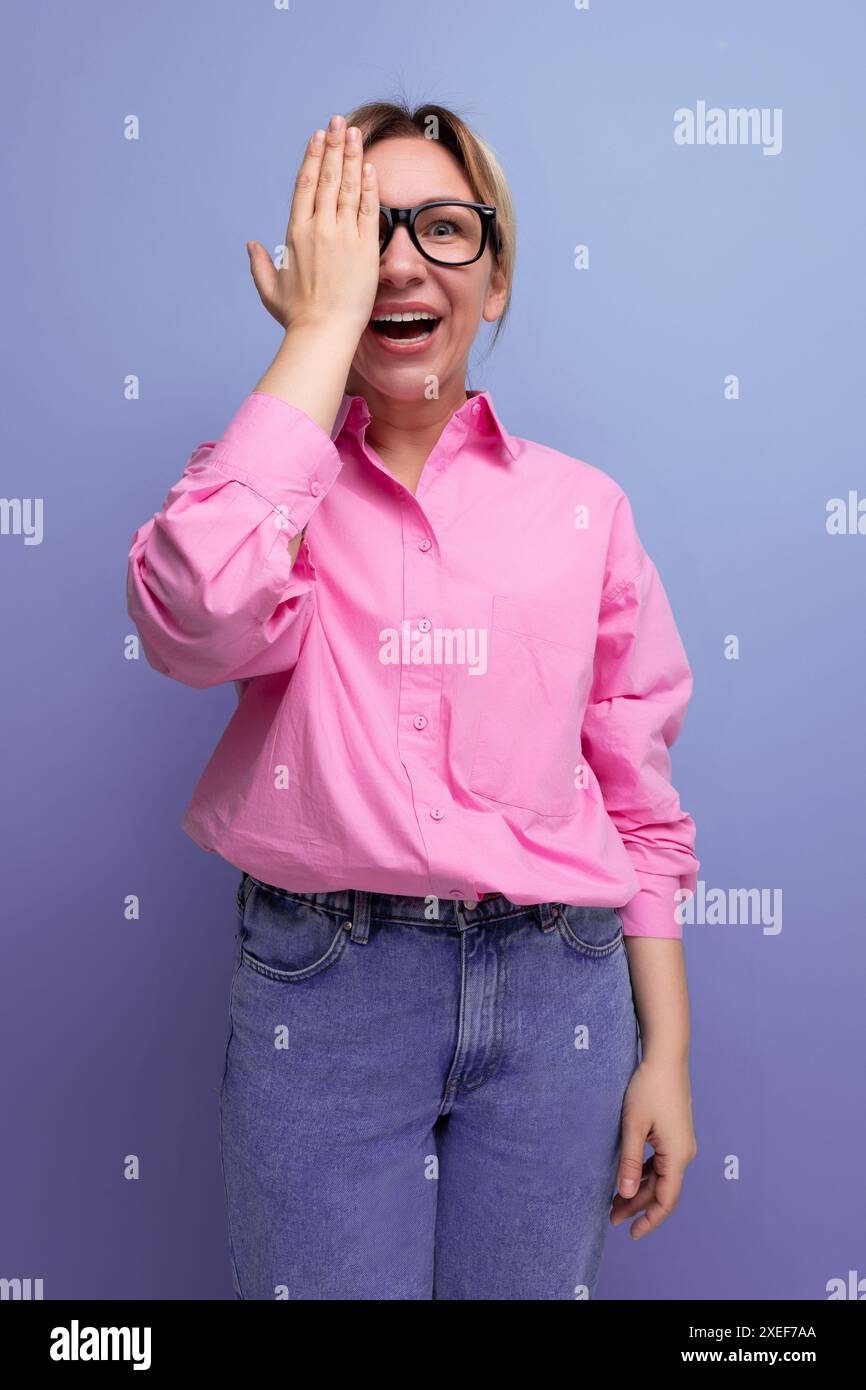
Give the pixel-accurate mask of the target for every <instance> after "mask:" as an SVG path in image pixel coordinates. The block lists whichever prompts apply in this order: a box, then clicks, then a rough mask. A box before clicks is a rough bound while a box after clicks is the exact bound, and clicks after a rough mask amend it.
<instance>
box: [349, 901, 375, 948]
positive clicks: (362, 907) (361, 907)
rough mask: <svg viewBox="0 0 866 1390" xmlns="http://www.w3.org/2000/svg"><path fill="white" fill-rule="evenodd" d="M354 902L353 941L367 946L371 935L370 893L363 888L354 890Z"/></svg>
mask: <svg viewBox="0 0 866 1390" xmlns="http://www.w3.org/2000/svg"><path fill="white" fill-rule="evenodd" d="M352 891H353V894H354V899H355V900H354V903H353V910H352V936H351V940H352V941H360V943H361V945H362V946H366V944H367V941H368V939H369V936H370V894H369V893H367V892H365V891H364V890H363V889H362V888H355V889H353V890H352Z"/></svg>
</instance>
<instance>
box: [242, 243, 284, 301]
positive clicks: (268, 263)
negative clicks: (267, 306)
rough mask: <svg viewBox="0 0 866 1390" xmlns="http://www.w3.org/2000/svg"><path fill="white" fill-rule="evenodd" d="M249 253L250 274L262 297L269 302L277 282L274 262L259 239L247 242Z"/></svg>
mask: <svg viewBox="0 0 866 1390" xmlns="http://www.w3.org/2000/svg"><path fill="white" fill-rule="evenodd" d="M247 255H248V256H249V259H250V274H251V275H252V277H253V281H254V283H255V287H256V289H257V290H258V292H259V294H260V295H261V297H262V299H263V300H265V302H267V299H268V297H269V296H270V295H272V294H273V291H274V289H275V288H276V283H277V272H276V270H275V269H274V263H273V261H272V260H271V258H270V256H269V255H268V253H267V251H266V250H265V248H264V247H263V246H262V244H261V242H258V241H248V242H247Z"/></svg>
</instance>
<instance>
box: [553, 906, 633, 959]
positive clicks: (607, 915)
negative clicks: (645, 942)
mask: <svg viewBox="0 0 866 1390" xmlns="http://www.w3.org/2000/svg"><path fill="white" fill-rule="evenodd" d="M554 910H555V912H556V925H557V928H558V930H559V935H560V936H561V937H562V940H563V941H564V942H565V944H566V946H568V948H569V949H570V950H572V951H577V952H578V954H579V955H582V956H598V957H601V956H611V955H613V953H614V951H617V950H619V949H620V948H621V947H622V946H623V945H624V937H623V930H622V918H621V917H620V915H619V913H618V912H617V910H616V908H615V907H574V906H572V904H571V903H555V904H554Z"/></svg>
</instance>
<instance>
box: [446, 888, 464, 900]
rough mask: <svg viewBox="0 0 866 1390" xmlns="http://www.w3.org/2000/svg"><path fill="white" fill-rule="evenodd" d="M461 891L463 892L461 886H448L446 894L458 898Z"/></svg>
mask: <svg viewBox="0 0 866 1390" xmlns="http://www.w3.org/2000/svg"><path fill="white" fill-rule="evenodd" d="M462 892H463V889H462V888H449V889H448V896H449V898H459V897H460V894H461V893H462Z"/></svg>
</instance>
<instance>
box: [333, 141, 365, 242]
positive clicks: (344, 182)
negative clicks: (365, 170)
mask: <svg viewBox="0 0 866 1390" xmlns="http://www.w3.org/2000/svg"><path fill="white" fill-rule="evenodd" d="M361 146H362V142H361V132H360V130H359V129H358V127H357V126H356V125H353V126H349V127H348V129H347V130H346V140H345V145H344V147H343V171H342V177H341V179H340V183H339V187H338V190H337V220H338V221H340V222H342V221H344V220H345V221H349V220H350V219H351V220H352V221H353V222H354V221H357V218H358V203H359V201H360V197H361V158H362V148H361Z"/></svg>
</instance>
